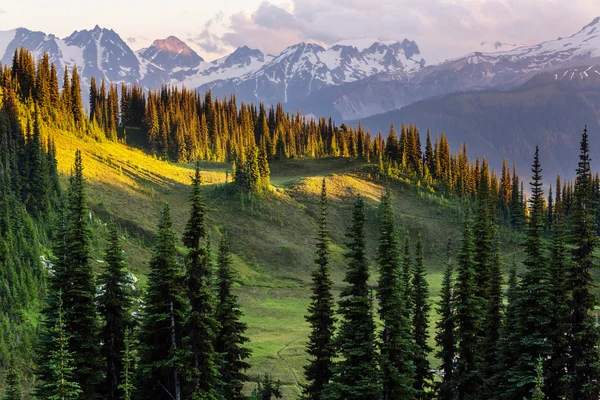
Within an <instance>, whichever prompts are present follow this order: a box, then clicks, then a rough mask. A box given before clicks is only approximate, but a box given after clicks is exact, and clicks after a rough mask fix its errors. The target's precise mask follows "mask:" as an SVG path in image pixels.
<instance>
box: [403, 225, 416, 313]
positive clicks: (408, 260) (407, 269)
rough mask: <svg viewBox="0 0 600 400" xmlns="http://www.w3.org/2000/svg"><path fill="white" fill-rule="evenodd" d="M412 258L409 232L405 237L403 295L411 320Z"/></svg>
mask: <svg viewBox="0 0 600 400" xmlns="http://www.w3.org/2000/svg"><path fill="white" fill-rule="evenodd" d="M412 269H413V267H412V256H411V254H410V235H409V234H408V232H407V233H406V235H405V236H404V251H403V254H402V283H403V288H402V293H403V297H404V304H405V305H406V313H407V316H408V317H409V318H411V316H412V314H413V312H412V311H413V302H412V275H413V273H412Z"/></svg>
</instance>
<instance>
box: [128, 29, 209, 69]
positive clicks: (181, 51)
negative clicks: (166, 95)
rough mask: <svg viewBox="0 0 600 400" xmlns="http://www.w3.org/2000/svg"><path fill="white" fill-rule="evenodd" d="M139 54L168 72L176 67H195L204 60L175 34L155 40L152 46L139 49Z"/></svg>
mask: <svg viewBox="0 0 600 400" xmlns="http://www.w3.org/2000/svg"><path fill="white" fill-rule="evenodd" d="M138 56H139V57H140V58H141V59H143V60H144V61H145V62H148V63H152V64H154V65H155V66H157V67H158V68H160V69H162V70H164V71H166V72H167V73H169V72H172V71H173V70H176V69H178V70H179V69H185V68H194V67H197V66H198V64H200V63H201V62H203V61H204V60H203V59H202V57H200V56H199V55H198V54H197V53H196V52H195V51H194V50H192V49H191V48H190V47H189V46H188V45H187V44H185V43H184V42H182V41H181V40H179V39H178V38H176V37H175V36H169V37H167V38H166V39H157V40H155V41H154V42H153V43H152V45H151V46H150V47H148V48H146V49H142V50H140V51H138Z"/></svg>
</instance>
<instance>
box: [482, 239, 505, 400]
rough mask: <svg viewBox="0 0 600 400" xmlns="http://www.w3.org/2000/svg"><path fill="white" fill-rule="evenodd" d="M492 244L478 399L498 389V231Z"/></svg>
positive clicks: (500, 306)
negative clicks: (481, 377) (481, 382)
mask: <svg viewBox="0 0 600 400" xmlns="http://www.w3.org/2000/svg"><path fill="white" fill-rule="evenodd" d="M492 245H493V248H492V249H491V253H492V254H491V257H490V258H491V259H490V269H489V282H488V293H487V301H486V303H485V309H484V310H483V311H484V318H483V323H482V325H483V340H482V343H481V353H482V357H481V358H482V360H481V361H482V364H481V366H480V367H479V370H480V372H481V374H482V376H483V387H482V388H481V389H480V393H479V396H478V397H479V398H480V399H490V398H492V397H493V395H494V393H496V392H497V390H498V388H497V387H496V385H495V382H494V377H495V376H497V374H498V359H497V354H498V351H499V349H498V344H499V341H500V332H501V326H502V314H503V310H504V305H503V298H502V297H503V296H502V284H503V277H502V254H501V249H500V237H499V235H498V233H495V234H494V238H493V243H492Z"/></svg>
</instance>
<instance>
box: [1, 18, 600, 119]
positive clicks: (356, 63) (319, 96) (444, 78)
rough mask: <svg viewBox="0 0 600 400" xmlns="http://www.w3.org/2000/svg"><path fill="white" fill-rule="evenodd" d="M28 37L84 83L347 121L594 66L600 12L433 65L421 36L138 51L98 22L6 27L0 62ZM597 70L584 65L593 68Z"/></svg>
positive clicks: (161, 44) (176, 44) (165, 44)
mask: <svg viewBox="0 0 600 400" xmlns="http://www.w3.org/2000/svg"><path fill="white" fill-rule="evenodd" d="M21 46H24V47H26V48H27V49H29V50H31V51H33V53H34V54H35V56H36V57H41V55H42V54H43V53H44V52H47V53H48V54H49V55H50V59H51V61H52V62H54V63H56V64H57V66H58V67H59V68H64V67H65V66H68V67H72V66H73V65H75V64H76V65H77V66H78V67H79V68H80V70H81V75H82V77H83V83H84V85H87V84H89V79H90V78H91V77H92V76H95V77H96V78H97V79H100V78H104V79H106V80H108V81H110V82H125V83H128V84H132V83H137V84H140V85H142V86H143V87H145V88H157V87H159V86H160V85H163V84H172V85H185V86H186V87H187V88H190V89H198V90H200V91H205V90H208V89H211V90H213V92H214V94H215V95H216V96H224V95H229V94H236V96H237V98H238V99H240V100H245V101H255V102H256V101H264V102H265V103H267V104H273V103H276V102H283V103H285V104H286V106H287V107H288V108H289V109H295V108H296V107H297V106H300V107H301V109H303V110H304V111H305V112H307V113H312V114H315V115H333V116H334V117H337V118H338V119H341V120H349V119H357V118H363V117H366V116H369V115H373V114H378V113H383V112H386V111H390V110H394V109H398V108H401V107H404V106H406V105H408V104H412V103H414V102H416V101H419V100H423V99H428V98H435V97H440V96H443V95H446V94H449V93H455V92H463V91H473V90H485V89H490V88H494V89H510V88H513V87H516V86H518V85H520V84H523V83H524V82H526V81H527V80H528V79H530V78H531V77H533V76H534V75H536V74H539V73H542V72H549V71H553V70H558V69H562V70H564V69H565V68H574V69H577V68H578V67H581V66H584V65H585V66H589V65H595V64H594V62H593V60H594V59H595V58H596V57H598V58H599V62H598V64H600V17H599V18H596V19H594V20H593V21H592V22H591V23H590V24H588V25H586V26H585V27H583V29H581V30H580V31H579V32H577V33H575V34H574V35H571V36H569V37H566V38H558V39H556V40H551V41H547V42H544V43H541V44H539V45H535V46H520V47H518V45H515V44H507V43H501V42H494V41H491V42H482V44H481V46H480V49H490V50H492V51H490V52H484V51H476V52H473V53H470V54H467V55H466V56H464V57H459V58H455V59H452V60H447V61H444V62H441V63H439V64H436V65H433V66H427V65H426V62H425V60H424V59H423V57H422V55H421V51H420V49H419V47H418V45H417V44H416V43H415V42H414V41H410V40H407V39H404V40H403V41H388V40H379V39H377V38H360V39H348V40H342V41H339V42H337V43H334V44H333V45H331V46H330V47H328V48H325V47H323V46H321V45H318V44H314V43H304V42H302V43H298V44H295V45H292V46H289V47H288V48H286V49H284V50H283V51H282V52H281V53H280V54H278V55H265V54H263V53H262V52H260V51H259V50H255V49H250V48H248V47H246V46H243V47H240V48H238V49H236V50H235V51H234V52H233V53H231V54H229V55H227V56H225V57H223V58H221V59H218V60H214V61H211V62H206V61H204V60H203V59H202V57H201V56H200V55H198V54H197V53H196V52H194V51H193V50H192V49H191V48H190V47H189V46H187V45H186V44H185V43H184V42H182V41H181V40H179V39H177V38H175V37H173V36H170V37H168V38H166V39H161V40H156V41H154V43H153V44H152V45H151V46H149V47H148V48H145V49H141V50H138V51H137V52H133V51H132V50H131V48H129V46H128V45H127V44H126V43H125V42H124V41H123V40H122V39H121V38H120V37H119V35H118V34H117V33H116V32H114V31H112V30H108V29H102V28H100V27H98V26H96V27H95V28H94V29H92V30H82V31H79V32H77V31H76V32H74V33H73V34H71V35H70V36H69V37H67V38H64V39H60V38H57V37H56V36H54V35H47V34H45V33H43V32H34V31H30V30H27V29H24V28H18V29H15V30H11V31H1V32H0V61H1V62H2V63H6V64H10V63H11V62H12V55H13V53H14V51H15V49H17V48H19V47H21ZM478 50H479V49H478ZM497 50H503V51H497ZM574 71H575V70H574ZM590 71H592V70H590ZM590 71H587V72H586V73H588V74H589V73H593V71H595V70H593V71H592V72H590ZM579 72H581V73H583V72H585V71H579V70H577V73H579ZM574 76H575V75H574ZM61 78H62V76H61ZM560 78H561V79H563V78H564V77H560ZM557 79H559V77H558V75H557ZM84 90H85V87H84Z"/></svg>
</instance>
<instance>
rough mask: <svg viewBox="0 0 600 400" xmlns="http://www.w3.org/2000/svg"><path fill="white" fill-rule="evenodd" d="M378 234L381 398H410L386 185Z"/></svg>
mask: <svg viewBox="0 0 600 400" xmlns="http://www.w3.org/2000/svg"><path fill="white" fill-rule="evenodd" d="M380 212H381V225H380V226H381V228H380V234H379V251H378V256H377V263H378V264H379V273H380V278H379V287H378V291H377V297H378V300H379V317H380V319H381V321H382V324H383V330H382V332H381V338H380V353H381V372H382V381H383V399H384V400H391V399H411V398H414V396H415V391H414V390H413V387H412V384H413V379H414V377H415V366H414V364H413V360H412V355H413V348H414V346H413V343H412V341H411V331H410V320H409V318H408V315H409V314H408V313H407V312H406V305H405V304H404V283H403V281H402V271H401V269H400V249H399V245H400V244H399V241H398V236H397V233H396V226H395V222H394V213H393V209H392V198H391V194H390V190H389V187H388V188H386V192H385V194H384V195H383V196H382V198H381V206H380Z"/></svg>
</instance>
